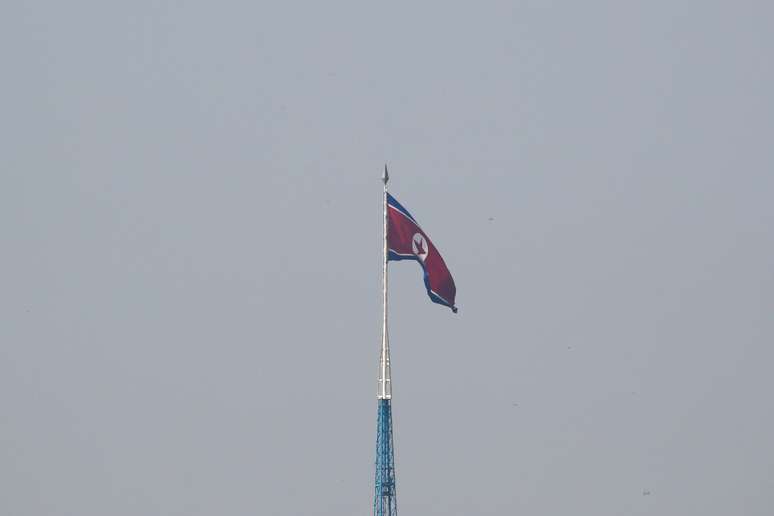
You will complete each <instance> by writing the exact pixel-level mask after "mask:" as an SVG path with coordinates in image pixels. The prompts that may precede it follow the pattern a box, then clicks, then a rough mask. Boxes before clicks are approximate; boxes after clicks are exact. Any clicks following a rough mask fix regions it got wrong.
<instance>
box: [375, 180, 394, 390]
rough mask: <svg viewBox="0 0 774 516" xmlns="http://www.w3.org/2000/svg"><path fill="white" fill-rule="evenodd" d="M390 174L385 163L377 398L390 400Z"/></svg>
mask: <svg viewBox="0 0 774 516" xmlns="http://www.w3.org/2000/svg"><path fill="white" fill-rule="evenodd" d="M389 180H390V175H389V174H388V173H387V165H384V174H383V175H382V182H383V183H384V194H383V199H382V207H383V216H384V220H383V222H384V226H383V230H384V232H383V240H382V244H383V245H382V252H383V254H382V258H383V259H382V352H381V357H380V359H379V392H378V394H377V398H378V399H380V400H389V399H391V398H392V378H391V377H392V372H391V371H390V342H389V338H388V336H387V181H389Z"/></svg>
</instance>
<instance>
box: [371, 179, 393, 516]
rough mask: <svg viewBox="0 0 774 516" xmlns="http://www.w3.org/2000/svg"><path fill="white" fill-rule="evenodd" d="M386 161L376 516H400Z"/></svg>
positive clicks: (375, 483)
mask: <svg viewBox="0 0 774 516" xmlns="http://www.w3.org/2000/svg"><path fill="white" fill-rule="evenodd" d="M389 179H390V176H389V174H388V173H387V165H386V164H385V165H384V175H382V182H383V183H384V194H383V199H382V202H383V206H382V208H383V210H384V211H383V215H384V219H383V231H384V232H383V239H382V353H381V358H380V359H379V392H378V394H377V396H376V397H377V398H378V405H379V409H378V417H377V420H376V429H377V430H376V477H375V479H374V516H398V503H397V498H396V496H395V451H394V446H393V439H392V378H391V376H392V373H391V371H390V341H389V338H388V335H387V258H388V253H389V248H388V245H387V244H388V242H387V229H388V228H387V209H388V205H387V199H388V197H387V181H389Z"/></svg>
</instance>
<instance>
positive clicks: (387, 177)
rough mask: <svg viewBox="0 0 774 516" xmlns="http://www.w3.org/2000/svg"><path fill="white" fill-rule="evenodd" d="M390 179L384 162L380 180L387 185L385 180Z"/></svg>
mask: <svg viewBox="0 0 774 516" xmlns="http://www.w3.org/2000/svg"><path fill="white" fill-rule="evenodd" d="M389 180H390V174H388V173H387V163H385V164H384V174H382V181H383V182H384V185H385V186H387V181H389Z"/></svg>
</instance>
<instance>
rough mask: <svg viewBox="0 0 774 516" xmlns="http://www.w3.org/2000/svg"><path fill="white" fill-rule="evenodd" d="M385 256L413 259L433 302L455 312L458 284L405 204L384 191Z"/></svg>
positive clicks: (397, 258) (395, 258)
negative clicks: (385, 208) (385, 221)
mask: <svg viewBox="0 0 774 516" xmlns="http://www.w3.org/2000/svg"><path fill="white" fill-rule="evenodd" d="M387 259H388V260H416V261H417V263H419V265H421V266H422V270H423V271H424V276H425V287H426V288H427V295H428V296H430V299H431V300H432V301H433V302H434V303H438V304H441V305H444V306H448V307H449V308H451V309H452V311H453V312H454V313H457V307H455V306H454V296H455V295H456V293H457V288H456V287H455V286H454V279H453V278H452V276H451V273H450V272H449V269H448V268H447V267H446V263H445V262H444V261H443V258H441V255H440V253H439V252H438V249H436V248H435V246H434V245H433V243H432V242H431V241H430V238H429V237H428V236H427V235H426V234H425V232H424V231H422V228H420V227H419V224H417V221H416V220H414V217H412V216H411V214H410V213H409V212H408V210H407V209H406V208H404V207H403V206H401V204H400V203H399V202H398V201H397V200H395V197H393V196H392V195H390V194H389V193H388V194H387Z"/></svg>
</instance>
